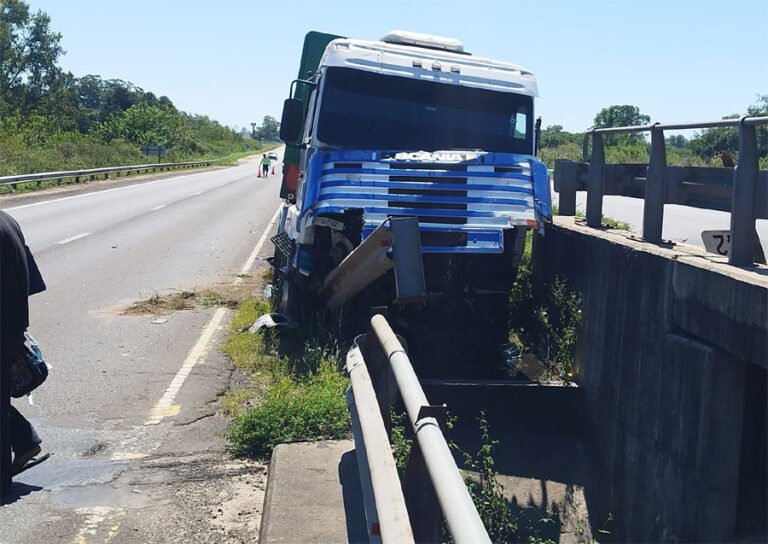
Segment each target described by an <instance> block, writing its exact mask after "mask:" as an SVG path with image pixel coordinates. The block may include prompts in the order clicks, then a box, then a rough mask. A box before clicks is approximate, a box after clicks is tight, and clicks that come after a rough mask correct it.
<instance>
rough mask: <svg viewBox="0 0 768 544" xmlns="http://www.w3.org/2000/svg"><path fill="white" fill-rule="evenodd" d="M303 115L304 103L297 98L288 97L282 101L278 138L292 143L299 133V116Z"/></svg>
mask: <svg viewBox="0 0 768 544" xmlns="http://www.w3.org/2000/svg"><path fill="white" fill-rule="evenodd" d="M303 115H304V103H303V102H302V101H301V100H299V99H298V98H288V99H286V100H285V102H283V117H282V118H281V119H280V139H281V140H283V141H284V142H285V143H292V142H295V141H296V140H298V139H299V137H300V135H301V118H302V117H303Z"/></svg>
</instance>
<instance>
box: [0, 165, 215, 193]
mask: <svg viewBox="0 0 768 544" xmlns="http://www.w3.org/2000/svg"><path fill="white" fill-rule="evenodd" d="M214 162H216V161H213V160H209V161H191V162H164V163H158V164H135V165H132V166H110V167H106V168H90V169H87V170H71V171H68V172H42V173H39V174H22V175H20V176H2V177H0V185H10V186H11V187H12V188H13V190H16V185H18V184H19V183H33V182H34V183H37V186H38V187H39V186H40V184H41V183H42V182H43V181H56V182H57V185H59V184H61V182H62V181H64V180H65V179H74V180H75V183H80V181H81V179H82V178H89V181H93V180H95V179H96V177H97V176H104V178H105V179H107V178H109V176H110V174H114V175H115V176H117V177H119V176H120V174H121V173H126V174H130V173H132V172H135V173H140V172H142V171H146V172H154V171H156V170H171V169H175V168H195V167H197V166H210V165H211V164H213V163H214Z"/></svg>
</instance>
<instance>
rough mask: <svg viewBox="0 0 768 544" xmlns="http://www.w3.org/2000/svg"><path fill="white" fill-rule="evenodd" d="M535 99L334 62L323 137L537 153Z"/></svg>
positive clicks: (352, 144)
mask: <svg viewBox="0 0 768 544" xmlns="http://www.w3.org/2000/svg"><path fill="white" fill-rule="evenodd" d="M532 105H533V100H532V98H531V97H529V96H524V95H519V94H513V93H508V92H497V91H490V90H487V89H475V88H471V87H460V86H458V85H450V84H445V83H435V82H432V81H424V80H415V79H409V78H406V77H398V76H385V75H382V74H376V73H373V72H364V71H361V70H353V69H349V68H328V70H327V71H326V74H325V83H324V89H323V95H322V97H321V99H320V114H319V120H318V126H317V132H316V135H317V137H318V139H319V140H320V141H321V142H322V143H323V144H325V145H329V146H332V147H339V148H347V149H388V150H420V151H437V150H443V149H479V150H483V151H498V152H507V153H525V154H530V153H532V150H533V121H532Z"/></svg>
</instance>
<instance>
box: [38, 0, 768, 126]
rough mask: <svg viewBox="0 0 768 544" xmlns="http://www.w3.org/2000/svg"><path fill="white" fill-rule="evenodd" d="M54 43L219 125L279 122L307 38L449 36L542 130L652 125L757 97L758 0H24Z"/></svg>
mask: <svg viewBox="0 0 768 544" xmlns="http://www.w3.org/2000/svg"><path fill="white" fill-rule="evenodd" d="M27 2H28V3H29V5H30V7H31V9H32V10H33V11H37V10H42V11H45V12H47V13H48V15H50V17H51V28H52V29H53V30H54V31H56V32H60V33H61V34H62V40H61V44H62V46H63V48H64V49H65V51H66V54H65V55H64V56H63V57H62V58H61V59H60V65H61V66H62V68H63V69H64V70H68V71H70V72H72V73H73V74H74V75H75V76H77V77H82V76H85V75H87V74H96V75H99V76H101V77H102V78H104V79H113V78H114V79H122V80H125V81H130V82H131V83H133V84H135V85H138V86H139V87H141V88H142V89H144V90H145V91H151V92H153V93H155V94H156V95H157V96H161V95H166V96H168V97H169V98H170V99H171V100H172V101H173V103H174V104H175V105H176V107H177V108H179V109H180V110H183V111H187V112H190V113H196V114H203V115H208V116H209V117H211V118H212V119H216V120H217V121H219V122H220V123H222V124H225V125H228V126H230V127H248V128H250V124H251V123H257V124H259V125H260V124H261V123H262V121H263V119H264V116H265V115H270V116H272V117H275V118H276V119H278V120H279V119H280V115H281V111H282V102H283V100H284V99H285V98H286V97H287V94H288V89H289V85H290V83H291V81H292V80H293V79H294V78H295V77H296V75H297V72H298V63H299V58H300V55H301V48H302V43H303V39H304V35H305V34H306V33H307V32H308V31H310V30H318V31H321V32H328V33H332V34H339V35H343V36H348V37H353V38H361V39H378V38H380V37H381V36H383V35H384V34H386V33H387V32H389V31H390V30H394V29H401V30H410V31H415V32H424V33H428V34H437V35H442V36H449V37H453V38H458V39H460V40H461V41H462V42H463V43H464V46H465V49H466V50H468V51H469V52H471V53H473V54H476V55H479V56H483V57H490V58H493V59H496V60H502V61H506V62H512V63H515V64H520V65H522V66H524V67H525V68H527V69H528V70H531V71H532V72H533V73H534V74H536V78H537V81H538V87H539V99H538V102H537V105H536V115H537V116H541V117H542V118H543V126H545V127H546V126H550V125H562V126H563V128H564V129H565V130H568V131H571V132H580V131H583V130H585V129H587V128H588V127H590V126H591V125H592V122H593V120H594V117H595V115H596V114H597V113H598V112H599V111H600V110H601V109H602V108H605V107H608V106H611V105H622V104H631V105H634V106H637V107H638V108H639V109H640V112H641V113H644V114H646V115H649V116H650V117H651V121H652V122H661V123H683V122H696V121H709V120H713V119H718V118H720V117H722V116H723V115H728V114H733V113H745V111H746V109H747V107H748V106H750V105H752V104H755V103H756V102H757V95H758V94H759V95H768V1H766V0H663V1H657V0H614V1H609V0H602V1H597V0H571V1H566V0H558V1H555V0H536V1H534V0H529V1H526V2H524V1H520V0H495V1H494V0H463V1H454V0H441V1H437V0H407V1H403V0H313V1H305V0H292V1H285V2H268V3H267V2H263V1H262V0H250V1H249V0H27Z"/></svg>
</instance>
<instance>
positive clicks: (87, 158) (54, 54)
mask: <svg viewBox="0 0 768 544" xmlns="http://www.w3.org/2000/svg"><path fill="white" fill-rule="evenodd" d="M61 37H62V36H61V34H60V33H58V32H55V31H53V30H52V29H51V19H50V17H49V16H48V15H47V14H46V13H45V12H43V11H37V12H34V13H33V12H32V11H31V10H30V8H29V5H28V4H27V3H26V2H24V1H23V0H0V175H14V174H24V173H29V172H36V171H37V172H39V171H45V170H61V169H70V168H75V169H76V168H85V167H97V166H112V165H116V164H135V163H139V162H145V161H146V160H147V158H146V157H144V156H143V155H142V154H141V151H140V148H141V146H144V145H161V146H164V147H165V148H166V150H167V155H166V157H165V160H168V161H174V160H187V159H192V158H202V157H207V158H218V157H222V156H225V155H229V154H231V153H234V152H243V151H248V150H252V149H258V148H259V147H260V144H259V143H258V142H257V141H256V140H255V139H254V138H252V135H251V133H249V132H248V131H236V130H234V129H231V128H229V127H226V126H223V125H221V124H220V123H218V122H217V121H215V120H213V119H210V118H208V117H207V116H205V115H196V114H190V113H186V112H183V111H179V110H178V109H177V108H176V106H174V104H173V102H172V101H171V99H170V98H168V97H167V96H156V95H155V94H154V93H152V92H150V91H145V90H143V89H141V88H140V87H138V86H136V85H133V84H132V83H130V82H127V81H123V80H120V79H102V78H101V77H100V76H98V75H86V76H83V77H75V76H74V75H73V74H72V73H70V72H66V71H64V70H63V69H62V68H61V67H60V66H59V59H60V58H61V56H62V55H63V54H64V50H63V48H62V46H61Z"/></svg>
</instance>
